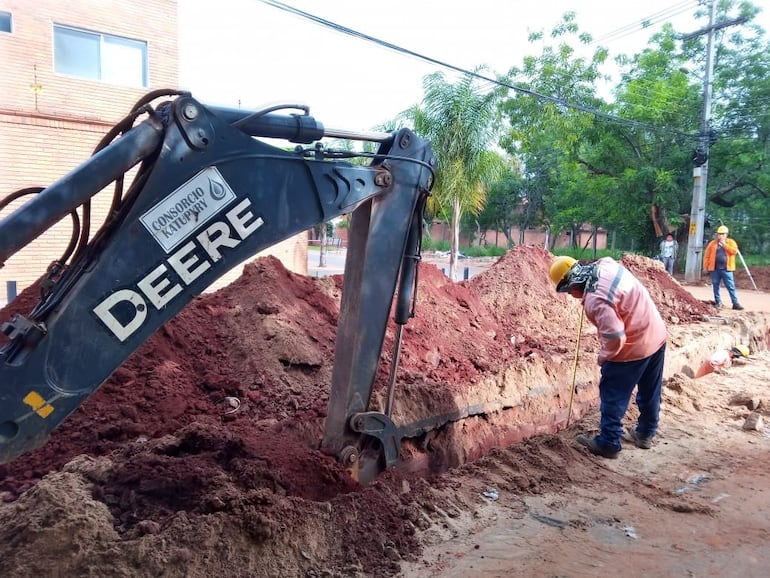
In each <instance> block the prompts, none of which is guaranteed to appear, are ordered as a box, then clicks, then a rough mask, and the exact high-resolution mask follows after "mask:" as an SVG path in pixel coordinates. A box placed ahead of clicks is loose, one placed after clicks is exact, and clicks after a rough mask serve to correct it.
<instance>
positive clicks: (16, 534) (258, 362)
mask: <svg viewBox="0 0 770 578" xmlns="http://www.w3.org/2000/svg"><path fill="white" fill-rule="evenodd" d="M551 259H552V255H551V254H550V253H549V252H547V251H545V250H543V249H541V248H538V247H530V246H520V247H516V248H515V249H513V250H511V251H509V252H508V253H506V255H504V256H503V257H502V258H501V259H500V260H499V261H497V262H496V263H495V264H494V265H493V266H492V267H491V268H490V269H489V270H488V271H487V272H485V273H482V274H480V275H478V276H476V277H474V278H473V279H471V280H469V281H465V282H462V283H452V282H450V281H449V280H448V279H447V278H446V276H444V275H443V274H442V273H441V271H439V270H438V269H437V268H436V267H435V266H433V265H427V264H422V265H421V267H420V273H419V279H420V285H419V288H418V295H417V303H416V317H415V318H414V319H412V320H411V321H410V322H409V324H408V325H407V326H406V328H405V331H404V337H403V344H402V347H403V349H402V353H401V356H400V363H399V373H398V393H397V396H399V397H400V398H401V399H403V400H406V401H402V402H401V404H400V405H398V406H397V407H396V410H395V412H394V415H397V416H399V417H401V418H405V419H406V418H407V417H415V418H416V417H419V416H420V415H423V416H425V415H435V414H436V412H439V411H443V410H445V409H446V408H450V407H455V408H456V407H457V399H458V397H462V396H463V395H464V392H466V391H467V390H469V389H470V388H473V387H474V386H475V385H478V384H481V383H485V382H486V381H488V380H489V379H490V376H496V375H504V374H505V373H506V372H507V371H509V368H510V367H513V366H516V365H517V364H519V365H521V364H528V369H527V371H528V372H530V374H531V375H534V374H535V373H536V372H537V371H540V372H542V373H544V374H546V373H547V372H548V369H547V368H548V366H549V365H550V364H552V363H554V361H555V360H561V361H560V362H561V363H564V362H565V361H566V362H567V363H568V362H569V360H570V358H571V355H573V354H574V348H575V340H576V336H577V334H578V324H579V318H580V315H579V303H578V302H577V301H576V300H574V299H571V298H569V297H568V296H566V295H563V294H556V293H555V292H554V291H553V287H552V285H551V284H550V281H549V280H548V275H547V271H548V267H549V264H550V261H551ZM623 264H624V265H625V266H626V267H627V268H629V269H630V270H631V271H632V272H634V274H636V275H637V276H638V277H639V278H640V279H642V280H643V281H644V283H645V284H646V286H647V287H648V289H649V291H650V293H651V295H652V297H653V299H654V300H655V301H656V303H657V304H658V306H659V308H660V310H661V313H662V314H663V316H664V318H665V319H666V321H667V322H668V323H669V324H686V323H694V322H697V321H699V320H700V319H702V318H703V316H704V315H707V314H709V312H710V311H711V308H710V307H709V306H708V305H707V304H706V303H705V302H700V301H697V300H696V299H694V298H693V297H691V296H690V294H689V293H687V292H686V291H685V290H684V289H683V287H682V286H681V285H680V284H679V283H678V282H677V281H676V280H674V279H673V278H671V277H670V276H668V275H667V274H666V273H665V271H664V270H663V268H662V266H661V264H660V263H658V262H656V261H652V260H650V259H646V258H643V257H633V256H627V257H625V258H624V259H623ZM341 286H342V278H341V277H339V276H337V277H326V278H309V277H304V276H301V275H296V274H293V273H290V272H289V271H287V270H286V269H285V268H284V267H283V266H282V265H281V263H280V262H279V261H278V260H277V259H275V258H271V257H267V258H263V259H259V260H257V261H255V262H254V263H253V264H251V265H249V266H247V267H246V268H245V270H244V273H243V275H242V276H241V277H240V278H239V279H238V280H237V281H236V282H235V283H233V284H231V285H230V286H228V287H226V288H224V289H222V290H220V291H218V292H217V293H214V294H208V295H203V296H200V297H198V298H197V299H196V300H195V301H194V302H193V303H191V304H190V305H189V306H188V307H187V308H186V309H185V310H184V311H183V312H182V313H181V314H180V315H178V316H177V317H176V318H174V319H173V320H171V321H169V322H168V323H167V324H166V325H165V326H164V327H162V328H161V329H160V330H159V331H158V332H157V333H156V334H155V335H154V336H153V337H152V338H151V339H150V340H148V342H147V343H146V344H145V345H144V346H143V347H142V348H140V349H139V350H138V351H137V352H136V353H135V354H134V355H133V356H131V357H130V358H129V359H128V360H127V361H126V362H125V363H124V364H123V365H122V367H121V368H119V369H118V370H117V371H116V372H115V373H114V374H113V375H112V377H111V378H110V379H109V380H108V381H107V382H106V383H105V384H104V385H103V386H102V387H101V388H100V389H99V390H97V392H96V393H95V394H94V395H93V396H92V397H90V398H89V399H88V400H87V401H86V402H85V403H84V404H83V406H82V407H81V408H80V409H79V410H77V411H76V412H75V413H74V414H73V415H72V416H71V417H70V418H69V419H68V420H67V421H65V422H64V423H63V424H62V426H61V427H60V428H59V429H57V430H56V431H55V432H54V434H53V435H52V437H51V440H50V441H49V443H48V444H47V445H45V446H44V447H42V448H40V449H38V450H35V451H33V452H31V453H29V454H27V455H25V456H23V457H22V458H19V459H17V460H16V461H14V462H12V463H10V464H4V465H2V466H0V492H2V499H3V501H4V502H6V503H7V504H6V505H5V506H3V507H2V508H0V527H1V528H2V530H0V542H1V543H2V544H3V546H2V547H0V551H2V555H3V559H4V561H5V562H4V564H5V567H6V571H7V572H8V574H7V575H9V576H10V575H28V574H30V573H33V572H39V573H42V574H46V573H48V572H49V571H50V569H51V568H54V567H55V568H57V569H58V570H59V571H61V572H63V573H64V574H67V575H83V576H86V575H91V576H101V575H126V576H129V575H130V576H157V575H161V574H163V573H164V572H165V568H166V565H167V564H169V563H173V564H176V565H178V567H179V568H182V569H183V570H181V571H180V575H185V576H203V575H208V574H211V572H217V573H218V574H223V575H227V576H246V575H249V576H254V575H295V574H297V573H300V571H301V572H302V573H305V574H306V575H311V576H312V575H322V574H323V573H324V572H329V571H330V569H334V572H342V573H345V574H348V575H356V574H358V573H360V574H364V575H390V574H392V573H394V572H395V571H397V569H398V563H399V560H401V559H413V558H414V557H415V556H416V555H417V554H418V553H419V549H420V545H419V543H418V541H417V540H416V538H415V532H416V529H423V528H425V527H427V526H430V525H431V524H433V523H436V520H438V519H439V518H441V516H440V515H439V513H442V514H443V513H446V512H447V511H451V510H452V508H453V507H454V506H452V505H451V504H444V503H441V499H440V498H439V497H438V496H439V494H438V493H437V492H436V489H437V488H438V487H440V485H441V483H442V482H441V481H440V479H431V478H430V477H429V476H427V475H426V473H425V472H424V471H423V472H421V473H422V474H423V475H421V476H415V475H413V474H409V473H406V472H405V471H392V472H388V473H386V474H384V475H383V476H381V477H380V478H379V479H378V480H377V481H376V482H375V483H373V484H371V485H370V486H368V487H366V488H362V487H359V486H358V485H357V484H356V483H354V482H353V481H352V480H351V478H350V476H349V475H348V472H347V471H346V470H345V469H344V468H343V467H342V466H341V465H340V464H338V463H336V462H335V461H334V460H332V459H331V458H330V457H329V456H327V455H325V454H323V453H322V452H321V451H319V450H318V449H317V448H318V442H319V439H320V436H321V433H322V429H323V420H324V418H325V415H326V404H327V401H328V396H329V391H328V390H329V383H330V381H331V370H332V363H333V357H334V339H335V334H336V320H337V316H338V314H339V298H340V294H341ZM35 297H36V290H35V289H34V288H31V289H29V290H27V291H26V292H24V293H23V294H22V295H21V296H20V297H19V299H17V301H15V302H14V303H13V304H12V305H11V306H9V307H7V308H6V309H5V310H4V311H3V312H2V313H1V314H0V315H2V317H3V318H4V319H5V318H7V317H9V315H10V313H12V312H14V311H20V312H26V310H28V309H29V308H30V305H31V304H32V303H34V301H35ZM394 339H395V327H394V326H390V327H389V328H388V333H387V335H386V343H385V348H384V350H383V359H382V361H383V363H382V364H381V366H380V369H379V370H378V374H377V379H376V383H375V390H376V395H375V398H374V400H375V404H377V403H379V404H381V401H382V396H383V392H384V390H385V387H386V384H387V381H388V372H389V363H390V357H391V355H392V353H391V352H392V347H393V343H394ZM581 347H582V349H583V350H584V351H587V352H591V351H595V350H596V348H597V342H596V338H595V335H586V336H584V338H583V341H581ZM593 357H594V356H592V355H590V354H589V355H585V356H584V357H583V360H582V361H581V363H582V364H583V365H584V368H583V369H582V370H581V371H583V372H584V373H585V375H590V374H591V373H592V372H595V367H594V358H593ZM533 366H537V367H536V368H533ZM588 379H590V378H588V377H587V378H586V380H588ZM415 400H417V401H415ZM523 418H524V419H525V420H526V416H523ZM482 421H483V420H482ZM469 423H470V422H469ZM457 427H459V428H463V427H466V426H465V425H462V424H460V425H458V426H457ZM467 427H469V428H470V427H471V426H470V425H467ZM530 433H531V432H530ZM520 437H525V436H520ZM554 443H556V442H554V441H550V442H546V443H545V446H543V445H542V442H540V443H539V442H534V441H527V442H524V443H522V444H520V446H519V448H518V450H517V452H518V453H517V455H518V456H519V457H518V458H517V459H520V460H522V462H523V465H522V469H521V471H520V472H519V473H517V474H516V475H515V477H516V480H514V483H515V484H517V485H518V486H519V487H521V488H522V490H523V491H531V492H539V491H542V490H543V488H544V487H546V486H548V484H556V485H558V484H561V483H563V480H561V479H560V474H559V468H558V467H555V466H554V467H548V466H547V465H546V464H545V462H547V461H548V460H549V459H550V458H544V457H543V456H544V455H550V456H551V457H553V455H554V454H555V455H562V456H572V454H573V453H574V450H573V449H572V448H570V447H562V446H560V445H559V444H558V443H557V444H556V445H555V446H554V447H546V446H548V444H554ZM423 449H425V448H423ZM482 449H484V450H485V449H488V448H482ZM78 456H81V457H78ZM562 459H566V458H562ZM559 461H560V460H554V461H553V463H559ZM447 465H450V466H451V465H454V464H453V463H451V464H448V463H447V462H445V463H444V464H443V466H444V469H445V468H446V466H447ZM434 471H435V472H438V471H441V468H436V469H435V470H434ZM41 480H42V481H41ZM432 514H435V519H433V515H432ZM73 549H74V550H73ZM63 560H64V562H63ZM21 569H24V571H23V572H22V571H21Z"/></svg>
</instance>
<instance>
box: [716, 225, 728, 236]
mask: <svg viewBox="0 0 770 578" xmlns="http://www.w3.org/2000/svg"><path fill="white" fill-rule="evenodd" d="M729 232H730V229H728V228H727V227H725V226H724V225H719V226H718V227H717V235H721V234H722V233H724V234H725V235H727V233H729Z"/></svg>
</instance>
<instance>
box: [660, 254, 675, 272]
mask: <svg viewBox="0 0 770 578" xmlns="http://www.w3.org/2000/svg"><path fill="white" fill-rule="evenodd" d="M661 259H662V261H663V267H665V269H666V273H668V274H669V275H672V276H673V274H674V258H673V257H661Z"/></svg>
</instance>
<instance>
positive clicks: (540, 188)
mask: <svg viewBox="0 0 770 578" xmlns="http://www.w3.org/2000/svg"><path fill="white" fill-rule="evenodd" d="M543 38H544V35H543V33H542V32H537V33H533V34H531V35H530V42H531V43H536V42H540V41H542V40H543ZM551 38H554V39H556V40H557V42H558V44H557V45H556V46H555V47H554V46H550V45H546V46H543V48H542V51H541V54H540V55H539V56H526V57H525V58H524V61H523V64H522V66H521V67H513V68H511V70H510V71H509V74H508V77H509V82H511V83H512V85H513V87H514V90H513V94H511V96H510V97H509V98H507V99H505V100H504V101H503V102H502V103H501V106H500V110H501V113H502V115H503V116H504V117H505V118H506V119H507V121H508V124H509V125H510V126H509V129H508V130H507V132H506V133H505V135H504V136H503V138H502V139H501V146H502V147H503V148H504V149H505V150H506V151H508V152H509V153H510V154H511V155H514V156H516V157H517V158H518V159H520V161H521V163H522V167H523V176H524V179H525V183H526V187H525V190H526V198H527V199H528V201H529V202H530V203H531V204H532V208H531V209H530V216H535V215H537V216H538V220H539V221H540V222H541V223H542V224H543V225H544V226H545V227H546V229H547V230H549V231H551V232H552V233H553V235H552V238H555V236H556V235H558V233H559V232H561V231H564V230H576V229H577V228H579V227H580V226H581V225H582V224H583V223H585V222H588V221H592V220H593V217H594V215H595V212H594V211H595V206H594V205H595V203H593V202H591V196H590V192H591V187H590V186H588V178H589V176H590V175H589V171H588V168H587V166H586V165H585V164H583V163H581V162H579V158H578V151H579V149H580V147H581V146H582V144H583V137H584V135H585V133H586V131H587V130H588V129H589V128H590V127H591V126H592V124H593V123H594V114H593V112H592V111H594V110H600V109H601V107H602V106H603V104H604V103H603V102H602V101H601V99H599V98H598V97H597V96H596V83H597V81H598V80H599V79H600V77H601V75H600V71H599V68H600V65H601V64H602V63H603V62H604V61H605V59H606V57H607V51H606V50H605V49H603V48H600V49H597V50H596V51H595V52H594V54H593V55H592V57H591V58H590V59H588V60H586V59H585V58H580V57H578V56H577V55H576V50H575V49H574V48H573V46H572V45H571V43H572V42H574V43H582V44H586V43H588V42H589V41H590V36H588V35H585V34H581V33H580V31H579V29H578V26H577V23H576V21H575V13H574V12H569V13H567V14H565V15H564V16H563V18H562V21H561V22H560V23H559V24H558V25H557V26H556V27H555V28H554V29H553V30H552V32H551ZM574 238H575V236H574V235H573V239H574Z"/></svg>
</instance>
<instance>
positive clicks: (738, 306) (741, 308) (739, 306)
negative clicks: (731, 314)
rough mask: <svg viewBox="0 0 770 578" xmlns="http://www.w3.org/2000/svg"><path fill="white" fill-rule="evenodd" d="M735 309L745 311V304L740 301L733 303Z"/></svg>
mask: <svg viewBox="0 0 770 578" xmlns="http://www.w3.org/2000/svg"><path fill="white" fill-rule="evenodd" d="M733 309H735V310H736V311H743V305H741V304H740V303H733Z"/></svg>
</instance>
